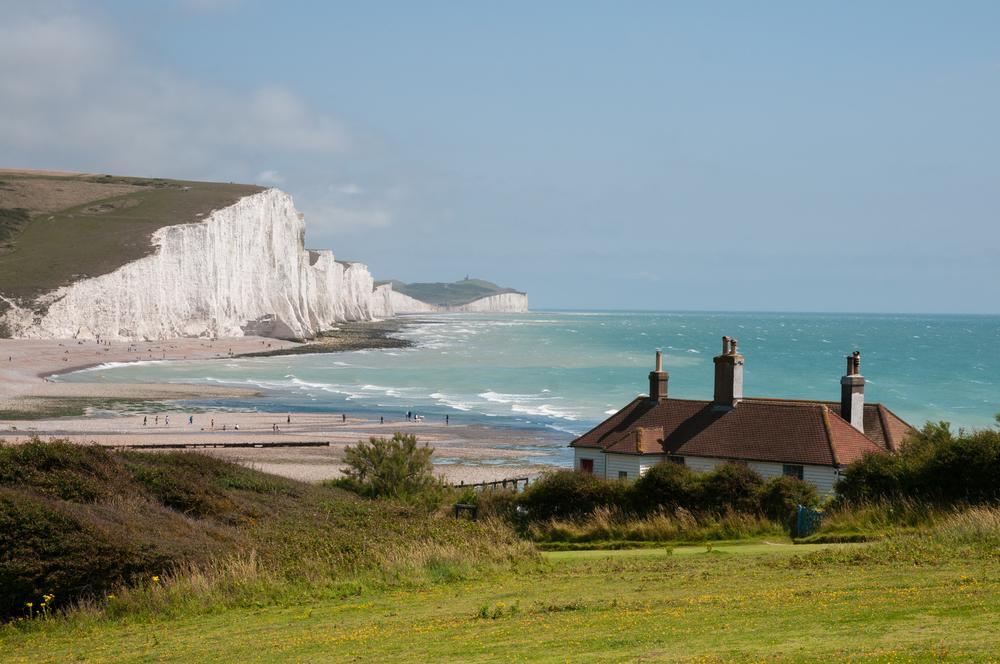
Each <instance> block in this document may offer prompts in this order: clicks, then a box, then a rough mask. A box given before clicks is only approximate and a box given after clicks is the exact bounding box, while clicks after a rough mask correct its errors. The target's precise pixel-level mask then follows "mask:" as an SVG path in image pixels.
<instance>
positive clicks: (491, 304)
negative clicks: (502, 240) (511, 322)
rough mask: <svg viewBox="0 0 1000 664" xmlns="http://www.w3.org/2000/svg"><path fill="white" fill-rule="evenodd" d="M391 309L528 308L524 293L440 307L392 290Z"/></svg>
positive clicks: (413, 311) (471, 310) (507, 310)
mask: <svg viewBox="0 0 1000 664" xmlns="http://www.w3.org/2000/svg"><path fill="white" fill-rule="evenodd" d="M391 301H392V310H393V312H394V313H395V314H423V313H442V312H450V313H523V312H526V311H527V310H528V296H527V295H525V294H524V293H501V294H498V295H490V296H489V297H481V298H479V299H478V300H473V301H472V302H469V303H468V304H463V305H459V306H453V307H442V306H437V305H434V304H428V303H426V302H422V301H420V300H417V299H415V298H412V297H410V296H409V295H404V294H403V293H399V292H396V291H392V295H391Z"/></svg>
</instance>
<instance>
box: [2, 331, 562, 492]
mask: <svg viewBox="0 0 1000 664" xmlns="http://www.w3.org/2000/svg"><path fill="white" fill-rule="evenodd" d="M296 346H298V344H295V343H293V342H287V341H279V340H275V339H262V338H258V337H240V338H233V339H218V340H215V341H208V340H204V339H178V340H172V341H163V342H153V343H139V344H135V345H131V344H128V343H124V342H121V343H119V342H112V344H111V345H109V346H108V345H101V344H98V343H96V342H94V341H85V342H82V343H79V342H77V341H76V340H20V339H18V340H9V339H5V340H0V410H6V411H7V412H8V414H13V415H12V416H13V417H14V418H15V419H0V439H3V440H5V441H6V442H9V443H18V442H23V441H26V440H30V439H31V438H32V437H35V436H37V437H40V438H42V439H52V438H60V439H66V440H70V441H72V442H77V443H81V444H86V443H96V444H99V445H109V446H122V447H126V446H131V445H178V444H183V445H198V446H201V445H217V444H223V443H244V444H262V443H299V442H309V443H317V442H318V443H325V446H315V447H314V446H310V447H294V446H289V447H268V448H245V447H244V448H223V447H217V448H203V449H199V451H202V452H204V453H206V454H211V455H213V456H217V457H220V458H225V459H229V460H232V461H237V462H239V463H243V464H246V465H248V466H252V467H254V468H257V469H259V470H262V471H265V472H270V473H275V474H278V475H283V476H286V477H292V478H295V479H299V480H304V481H320V480H324V479H330V478H336V477H341V476H342V474H341V472H340V470H341V468H342V467H343V464H342V460H343V450H344V447H346V446H347V445H350V444H353V443H356V442H357V441H358V440H362V439H367V438H368V437H370V436H391V435H392V434H393V433H394V432H396V431H402V432H404V433H413V434H416V435H417V436H418V438H419V439H420V441H421V442H426V443H428V444H430V445H431V446H432V447H434V448H435V454H434V457H435V460H436V464H437V465H436V467H437V469H438V472H439V474H441V475H442V476H443V477H445V478H446V479H447V480H448V481H450V482H454V483H458V482H463V481H464V482H466V483H469V482H480V481H492V480H500V479H508V478H514V477H525V476H536V475H537V474H538V473H540V472H542V471H543V470H545V469H548V468H551V466H547V465H543V463H540V462H539V461H540V459H539V460H536V458H538V457H544V456H547V455H546V453H547V452H550V451H551V449H552V448H553V447H557V446H561V445H565V442H566V441H561V440H558V439H555V438H553V437H547V438H541V439H540V437H539V436H538V435H537V434H535V433H533V432H530V431H526V432H518V431H516V430H510V429H501V428H488V427H483V426H477V425H463V424H451V425H450V426H445V425H444V423H437V422H435V423H430V422H426V421H423V422H410V421H407V420H406V419H405V418H401V419H397V420H393V419H390V417H386V419H385V422H384V423H380V422H379V421H377V420H375V421H371V420H366V419H362V418H360V417H355V416H351V415H350V414H347V416H346V421H345V420H344V417H345V416H344V414H342V413H308V414H305V413H291V414H287V413H280V414H275V413H257V412H233V411H224V410H215V411H208V412H205V411H198V412H195V411H185V410H164V409H163V408H164V406H163V405H162V404H161V403H159V402H160V401H168V402H169V401H170V400H177V399H191V398H204V397H235V398H246V397H251V396H253V395H255V394H256V392H255V391H253V390H247V389H241V388H230V387H220V386H209V385H181V384H133V383H128V384H126V383H120V384H96V383H76V382H74V383H56V382H51V381H49V380H47V377H48V376H50V375H52V374H54V373H62V372H67V371H74V370H78V369H82V368H87V367H90V366H95V365H97V364H103V363H106V362H132V361H138V360H182V359H210V358H216V357H218V358H222V357H229V356H230V354H232V355H233V356H235V355H245V354H251V353H260V352H262V351H269V350H280V349H285V348H294V347H296ZM60 399H63V400H66V399H93V400H95V402H96V401H97V400H99V399H129V400H135V399H150V400H157V403H151V404H150V405H149V407H148V408H143V407H142V405H141V404H140V405H139V406H138V408H135V407H134V408H133V411H136V410H138V411H139V412H137V413H136V414H128V415H120V416H96V415H88V416H83V417H52V418H48V419H24V418H25V417H26V416H25V415H21V416H17V413H18V412H19V411H29V412H30V411H32V410H33V409H38V408H41V409H44V408H46V407H48V406H50V405H51V403H52V402H59V400H60ZM168 408H169V406H168ZM37 412H39V411H37V410H35V413H36V417H37ZM0 417H2V415H0ZM289 417H290V418H291V421H290V422H289V421H288V420H289ZM237 427H238V428H237Z"/></svg>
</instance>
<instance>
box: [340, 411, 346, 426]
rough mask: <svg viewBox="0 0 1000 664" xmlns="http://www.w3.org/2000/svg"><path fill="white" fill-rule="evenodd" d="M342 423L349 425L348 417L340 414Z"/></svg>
mask: <svg viewBox="0 0 1000 664" xmlns="http://www.w3.org/2000/svg"><path fill="white" fill-rule="evenodd" d="M340 423H341V424H346V423H347V415H345V414H343V413H341V414H340Z"/></svg>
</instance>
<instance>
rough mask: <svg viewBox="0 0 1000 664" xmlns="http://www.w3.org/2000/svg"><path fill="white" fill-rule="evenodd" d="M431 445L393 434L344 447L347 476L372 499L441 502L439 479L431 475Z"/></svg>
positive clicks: (414, 437)
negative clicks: (429, 499) (426, 499)
mask: <svg viewBox="0 0 1000 664" xmlns="http://www.w3.org/2000/svg"><path fill="white" fill-rule="evenodd" d="M432 454H434V448H432V447H428V446H427V445H424V446H422V447H421V446H418V445H417V437H416V436H413V435H407V434H402V433H398V432H397V433H396V434H394V435H393V437H392V438H370V439H369V440H368V442H367V443H366V442H364V441H358V444H357V445H354V446H349V447H347V448H346V449H345V450H344V461H345V463H347V468H346V469H345V470H344V471H343V473H344V474H345V475H347V477H348V479H350V480H352V481H353V483H354V484H355V485H356V486H358V487H360V488H361V492H362V494H363V495H366V496H369V497H371V498H395V499H401V500H408V501H417V502H422V499H424V498H428V497H433V499H434V500H433V502H440V499H441V497H442V485H441V482H440V481H439V480H438V479H437V478H436V477H434V467H433V466H432V465H431V455H432Z"/></svg>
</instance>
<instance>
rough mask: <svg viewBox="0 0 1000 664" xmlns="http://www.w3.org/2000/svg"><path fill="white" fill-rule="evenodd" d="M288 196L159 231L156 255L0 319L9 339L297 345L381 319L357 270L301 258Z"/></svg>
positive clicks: (264, 198) (383, 303)
mask: <svg viewBox="0 0 1000 664" xmlns="http://www.w3.org/2000/svg"><path fill="white" fill-rule="evenodd" d="M304 235H305V224H304V222H303V219H302V216H301V215H300V214H299V213H298V212H297V211H296V210H295V207H294V205H293V204H292V199H291V197H290V196H289V195H288V194H285V193H284V192H281V191H279V190H277V189H269V190H266V191H263V192H260V193H257V194H254V195H251V196H247V197H245V198H242V199H240V200H239V201H237V202H236V203H235V204H234V205H231V206H229V207H226V208H223V209H221V210H216V211H214V212H212V213H211V214H210V215H208V216H207V217H206V218H205V221H204V222H202V223H196V224H184V225H178V226H166V227H164V228H161V229H159V230H158V231H156V232H155V233H154V235H153V242H154V244H155V245H157V251H156V253H154V254H153V255H150V256H147V257H145V258H141V259H139V260H136V261H133V262H131V263H128V264H126V265H124V266H122V267H121V268H119V269H118V270H116V271H114V272H112V273H110V274H106V275H103V276H99V277H94V278H90V279H83V280H81V281H78V282H76V283H74V284H72V285H70V286H67V287H64V288H60V289H58V290H56V291H53V292H51V293H48V294H46V295H43V296H42V297H41V298H39V299H38V301H37V304H38V305H40V306H38V307H36V310H37V312H40V313H37V312H35V311H29V310H27V309H21V308H17V307H13V308H11V309H10V310H8V311H7V313H6V314H5V316H4V318H5V321H6V323H7V325H8V327H9V328H10V331H11V333H12V336H15V337H57V338H73V337H77V338H93V337H96V336H100V337H101V338H108V339H114V338H118V339H165V338H172V337H192V336H240V335H243V334H262V335H267V336H276V337H287V338H304V337H309V336H312V335H313V334H315V333H316V332H318V331H320V330H322V329H325V328H328V327H330V326H332V325H333V324H335V323H337V322H340V321H345V320H368V319H371V318H374V317H378V316H385V315H391V309H390V308H389V307H388V304H389V300H388V298H389V296H388V295H387V294H386V293H384V292H378V291H375V289H374V288H373V281H372V277H371V275H370V274H369V272H368V269H367V267H365V266H364V265H362V264H360V263H342V262H338V261H335V260H334V258H333V254H332V253H330V252H328V251H323V252H313V251H306V250H305V249H304V246H303V240H304Z"/></svg>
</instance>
